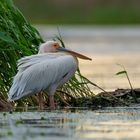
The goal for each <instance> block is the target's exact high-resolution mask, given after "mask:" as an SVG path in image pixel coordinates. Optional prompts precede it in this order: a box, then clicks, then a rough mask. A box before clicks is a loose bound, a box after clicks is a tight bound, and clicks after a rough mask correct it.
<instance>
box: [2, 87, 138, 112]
mask: <svg viewBox="0 0 140 140" xmlns="http://www.w3.org/2000/svg"><path fill="white" fill-rule="evenodd" d="M65 96H67V97H66V98H65ZM139 103H140V88H137V89H134V90H133V91H132V90H131V89H116V90H115V91H110V92H101V93H99V94H97V95H94V96H92V97H80V98H74V97H72V96H70V95H68V94H66V95H63V96H61V98H60V99H57V100H56V104H57V106H58V107H59V108H61V107H62V108H63V107H67V106H68V107H88V108H95V109H98V108H102V107H117V106H132V105H135V104H139ZM44 105H45V106H46V107H47V106H48V103H47V101H46V102H45V103H44ZM29 106H30V104H29ZM35 106H36V105H35ZM9 109H11V105H10V104H9V103H8V102H7V101H5V100H2V99H1V100H0V111H3V110H9Z"/></svg>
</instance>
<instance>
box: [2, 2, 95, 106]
mask: <svg viewBox="0 0 140 140" xmlns="http://www.w3.org/2000/svg"><path fill="white" fill-rule="evenodd" d="M57 40H58V41H60V43H62V45H63V47H65V46H64V42H63V41H62V39H61V38H60V37H57ZM42 42H44V41H43V40H42V38H41V36H40V34H39V32H38V31H37V30H36V29H35V28H34V27H33V26H32V25H31V24H30V23H29V22H28V21H27V20H26V19H25V17H24V16H23V15H22V13H21V12H20V11H19V10H18V8H17V7H15V6H14V4H13V1H12V0H1V1H0V101H6V100H7V93H8V91H9V88H10V86H11V84H12V77H13V76H14V75H15V74H16V72H17V67H16V61H17V60H18V59H19V58H21V57H23V56H27V55H31V54H35V53H37V49H38V46H39V44H41V43H42ZM89 84H91V82H90V81H89V80H88V79H86V78H85V77H83V76H82V74H81V73H80V70H79V69H78V70H77V72H76V74H75V75H74V76H73V77H72V79H71V80H70V81H69V82H68V83H66V84H65V85H64V86H63V87H62V88H60V89H59V90H58V91H57V94H56V99H57V100H60V101H61V102H65V103H66V102H67V100H68V99H69V98H70V97H71V98H76V97H89V96H93V95H94V94H93V93H92V91H91V90H90V88H89ZM60 93H61V94H60ZM62 97H65V101H64V100H63V99H64V98H62ZM44 98H46V99H47V94H44ZM17 103H18V105H19V106H23V105H26V104H28V105H34V106H35V105H36V104H37V97H36V96H33V97H29V98H24V99H21V100H19V101H17Z"/></svg>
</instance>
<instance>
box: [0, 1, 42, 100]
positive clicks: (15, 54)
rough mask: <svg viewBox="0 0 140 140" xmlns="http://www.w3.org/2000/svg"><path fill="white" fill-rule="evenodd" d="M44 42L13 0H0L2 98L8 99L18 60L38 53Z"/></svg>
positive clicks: (0, 76) (0, 92) (0, 87)
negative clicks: (38, 47)
mask: <svg viewBox="0 0 140 140" xmlns="http://www.w3.org/2000/svg"><path fill="white" fill-rule="evenodd" d="M41 42H43V41H42V39H41V37H40V35H39V33H38V32H37V30H36V29H35V28H34V27H32V26H31V25H30V24H29V23H28V22H27V21H26V19H25V18H24V17H23V15H22V14H21V12H20V11H19V10H18V9H17V8H16V7H15V6H14V5H13V2H12V0H1V1H0V99H3V100H6V99H7V92H8V90H9V88H10V86H11V80H12V79H11V78H12V77H13V76H14V74H15V73H16V61H17V59H19V58H20V57H22V56H25V55H31V54H33V53H36V51H37V46H38V45H39V44H40V43H41Z"/></svg>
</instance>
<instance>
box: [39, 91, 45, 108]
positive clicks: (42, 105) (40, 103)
mask: <svg viewBox="0 0 140 140" xmlns="http://www.w3.org/2000/svg"><path fill="white" fill-rule="evenodd" d="M38 102H39V109H40V110H43V109H44V98H43V92H40V93H39V94H38Z"/></svg>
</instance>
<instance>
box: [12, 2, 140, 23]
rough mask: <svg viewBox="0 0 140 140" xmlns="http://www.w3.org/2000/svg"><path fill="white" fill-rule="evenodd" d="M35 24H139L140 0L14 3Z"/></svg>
mask: <svg viewBox="0 0 140 140" xmlns="http://www.w3.org/2000/svg"><path fill="white" fill-rule="evenodd" d="M14 1H15V4H16V5H17V6H18V7H19V8H20V9H21V11H22V12H23V13H24V15H25V16H26V17H27V18H28V19H29V20H30V21H31V22H33V23H36V24H40V23H42V24H57V25H60V24H94V25H110V24H113V25H115V24H117V25H118V24H140V8H139V5H140V1H138V0H127V1H126V0H123V1H122V0H117V1H116V0H111V1H110V0H106V1H104V0H76V1H70V0H65V1H64V0H58V1H57V0H47V1H46V0H39V1H34V0H30V1H29V0H24V1H23V0H14Z"/></svg>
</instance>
